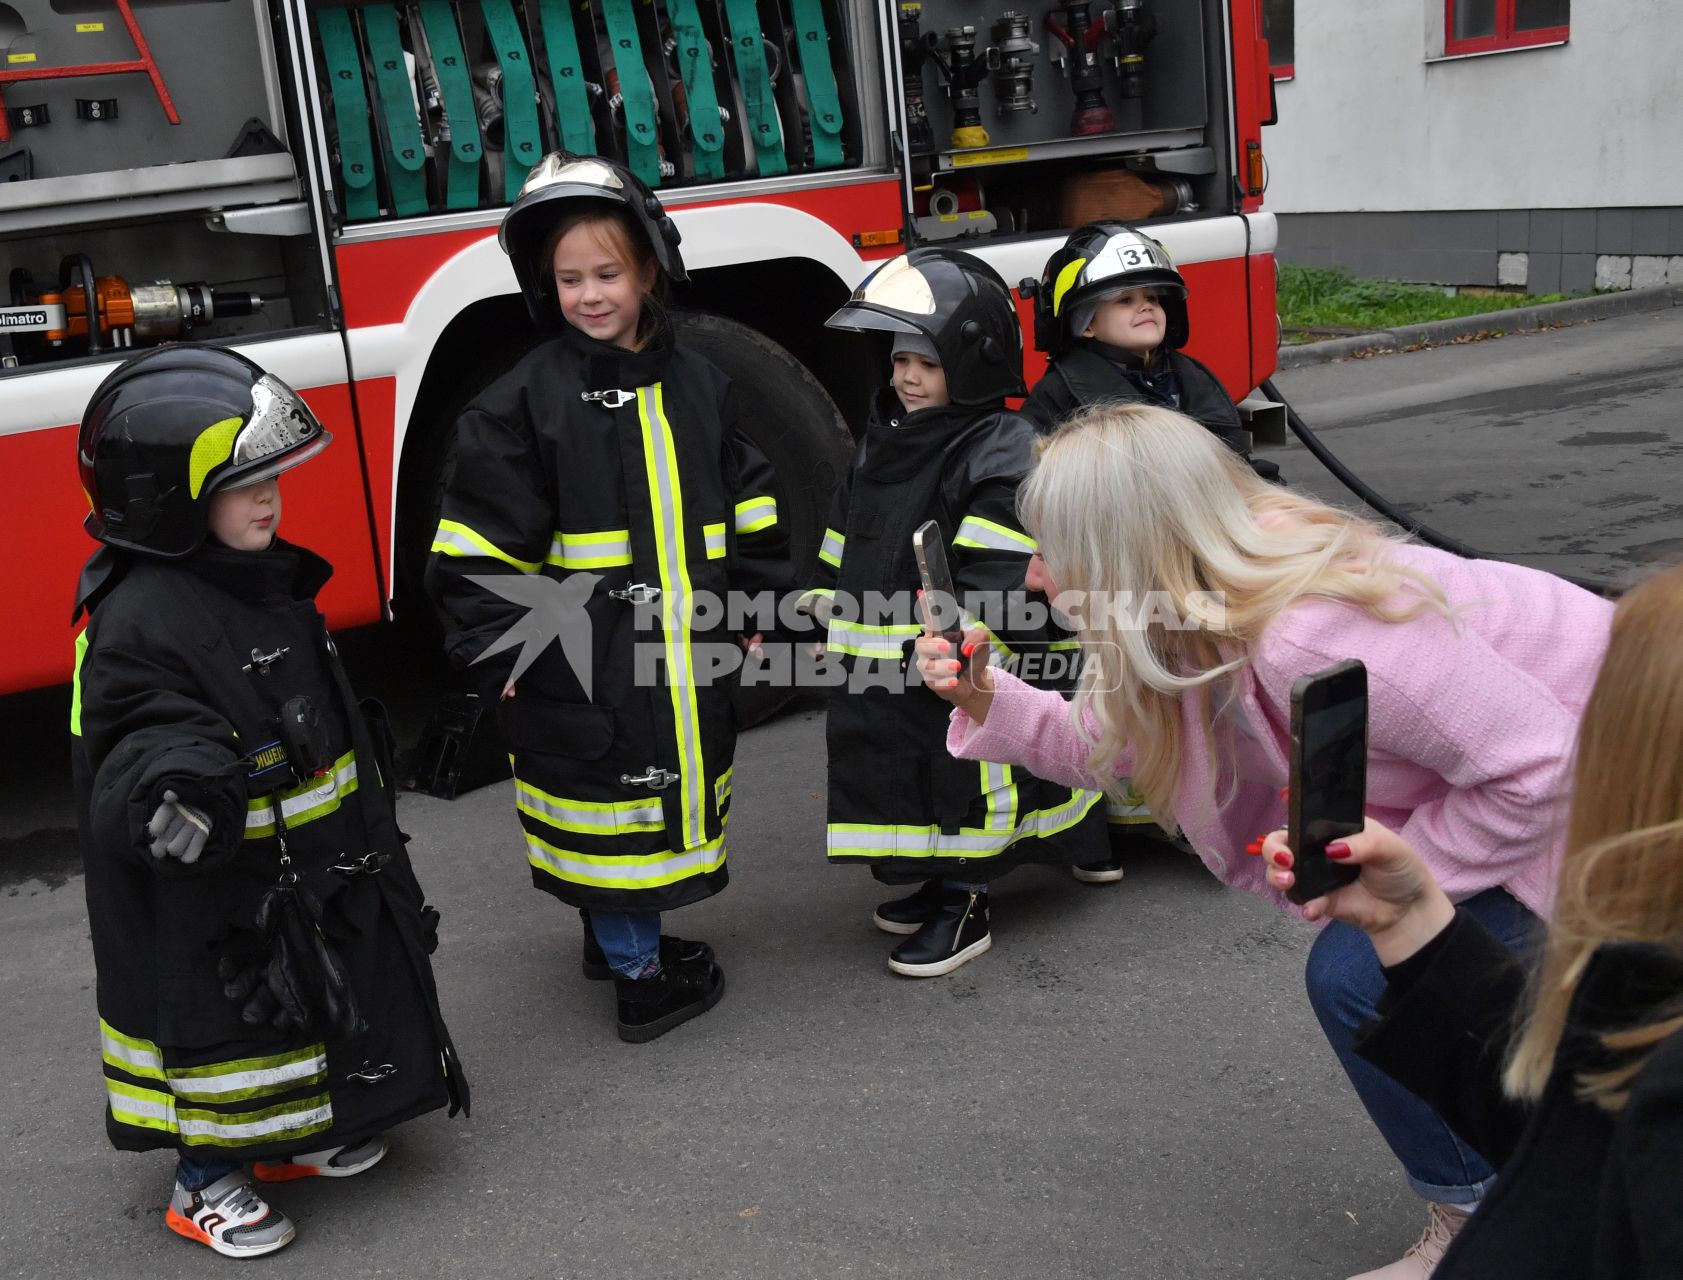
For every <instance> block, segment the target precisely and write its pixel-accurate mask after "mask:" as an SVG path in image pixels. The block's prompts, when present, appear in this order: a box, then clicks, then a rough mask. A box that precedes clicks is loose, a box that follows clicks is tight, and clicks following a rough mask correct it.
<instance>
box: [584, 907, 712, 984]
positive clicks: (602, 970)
mask: <svg viewBox="0 0 1683 1280" xmlns="http://www.w3.org/2000/svg"><path fill="white" fill-rule="evenodd" d="M579 919H580V920H581V921H583V922H584V957H583V959H582V961H581V962H580V965H579V967H580V968H581V969H582V970H583V971H584V976H585V977H587V978H589V979H590V980H591V981H592V982H606V981H607V980H608V979H609V978H611V977H613V976H614V971H613V970H612V969H611V968H609V967H608V957H607V956H605V955H603V954H602V945H601V944H600V943H599V942H597V941H596V932H595V930H593V929H592V928H591V927H590V912H589V911H588V910H587V909H585V908H584V907H580V908H579ZM712 958H713V948H712V947H710V946H708V945H707V944H706V943H705V942H690V941H688V940H687V939H685V938H675V937H673V936H672V935H670V934H666V933H663V934H661V935H660V963H661V964H662V965H669V964H683V963H690V964H699V963H700V962H702V961H703V960H711V959H712Z"/></svg>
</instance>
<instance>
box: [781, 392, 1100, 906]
mask: <svg viewBox="0 0 1683 1280" xmlns="http://www.w3.org/2000/svg"><path fill="white" fill-rule="evenodd" d="M1033 457H1034V428H1033V427H1032V426H1030V425H1029V423H1028V422H1027V421H1025V420H1024V419H1023V418H1021V417H1019V416H1017V415H1016V414H1014V413H1010V412H1008V411H1007V410H1006V409H1005V408H1004V406H1003V405H1002V404H1001V405H999V406H996V407H992V408H980V409H978V408H975V407H969V408H966V407H961V406H957V405H950V406H942V407H939V408H930V409H920V410H918V411H916V412H914V413H910V414H908V413H905V411H904V410H903V409H902V407H901V405H900V401H899V398H898V397H897V396H896V395H895V394H894V392H893V391H892V390H891V389H887V390H884V391H882V392H880V393H879V394H878V397H877V399H876V401H875V403H874V404H873V406H872V413H871V417H870V421H869V424H868V425H867V427H866V431H865V436H864V438H863V439H862V440H861V441H860V444H859V449H858V452H857V453H856V455H855V457H854V461H853V466H852V468H851V470H850V472H849V474H848V482H847V486H846V488H845V489H844V490H843V491H842V493H841V494H840V495H839V496H838V501H837V507H836V515H835V517H834V518H833V521H832V524H831V527H830V528H828V529H826V530H825V534H824V545H823V548H822V549H821V550H820V552H819V560H820V570H819V576H818V579H817V582H816V585H815V589H814V591H813V592H812V595H813V596H814V597H815V598H817V599H819V600H822V598H824V597H829V599H828V600H827V601H825V602H823V603H819V604H816V605H815V612H817V611H819V610H824V611H825V612H828V613H829V614H830V620H829V626H828V628H827V631H826V640H825V647H826V651H827V653H828V655H829V656H830V658H831V659H834V660H838V661H839V664H840V666H841V668H842V669H843V670H844V671H845V675H846V679H845V681H844V682H842V683H839V684H835V685H834V686H833V688H832V693H831V698H830V710H829V716H828V725H827V732H826V737H827V743H828V748H829V761H830V788H829V826H828V832H827V839H828V851H829V856H830V858H831V859H832V860H833V861H836V862H863V863H867V864H869V865H870V866H871V868H872V870H873V872H874V873H875V874H876V875H877V877H878V878H879V879H882V880H886V881H889V882H890V883H904V882H907V881H910V880H914V879H923V878H927V877H945V878H947V879H952V880H958V881H971V882H976V883H981V882H984V881H989V880H993V879H996V878H998V877H999V876H1002V875H1004V874H1005V873H1006V872H1008V871H1010V870H1011V869H1012V868H1013V867H1015V866H1017V865H1019V864H1020V863H1023V862H1054V863H1064V864H1068V863H1083V862H1096V861H1100V860H1102V859H1103V858H1104V857H1105V856H1106V854H1107V845H1106V835H1105V824H1104V806H1103V805H1102V804H1101V803H1100V799H1101V797H1100V793H1098V792H1096V791H1076V792H1073V793H1072V792H1071V791H1070V790H1069V789H1067V788H1065V787H1060V786H1058V785H1056V784H1055V783H1051V782H1047V781H1045V780H1044V779H1041V778H1036V777H1034V776H1033V775H1032V774H1030V773H1028V772H1026V771H1025V770H1023V769H1020V768H1016V767H1013V766H1010V765H1002V764H993V763H988V762H982V763H980V764H978V763H977V762H976V761H973V760H955V759H954V758H953V757H952V756H951V755H949V754H948V752H947V748H946V738H947V721H948V713H949V712H950V711H951V707H950V706H949V705H948V704H947V703H946V702H945V701H943V700H942V699H941V698H939V697H937V696H936V695H935V694H934V693H933V692H931V691H930V690H928V689H926V688H924V687H923V686H922V685H921V684H920V683H918V682H917V676H916V666H915V663H911V664H908V661H907V659H908V656H909V655H910V643H911V642H912V641H913V640H915V639H916V638H917V636H918V634H919V632H920V631H921V629H922V628H921V627H920V625H919V623H918V621H917V617H916V614H915V612H913V611H912V607H911V602H912V601H913V599H914V598H915V595H916V592H917V589H918V585H919V581H920V579H919V576H918V569H917V561H916V558H915V556H914V554H913V550H912V532H913V530H915V529H916V528H917V527H918V526H919V525H920V524H922V523H923V522H924V521H926V520H934V521H936V522H937V523H938V524H939V526H940V528H941V533H942V540H943V542H944V543H945V544H946V547H947V560H948V563H949V565H951V567H952V574H953V585H954V588H955V590H956V592H957V593H958V595H959V596H960V597H961V600H963V601H964V602H966V603H967V604H969V605H973V606H975V608H974V610H973V615H974V618H975V621H977V622H979V623H981V624H982V625H984V626H986V627H988V629H989V631H990V632H991V633H992V634H993V635H994V637H995V640H996V642H997V643H996V646H995V647H996V650H999V651H1004V652H1005V653H1006V654H1007V655H1016V656H1017V657H1018V659H1019V661H1020V662H1022V663H1023V664H1024V665H1023V666H1022V668H1021V671H1020V674H1022V675H1023V676H1024V677H1025V678H1028V679H1030V680H1031V682H1032V683H1036V684H1039V685H1041V686H1042V687H1047V686H1055V685H1057V684H1060V683H1064V682H1066V681H1067V678H1068V677H1069V675H1070V673H1071V672H1072V671H1073V663H1074V662H1075V661H1076V660H1077V658H1078V651H1077V650H1076V647H1075V642H1074V641H1073V640H1071V639H1069V638H1068V636H1067V635H1065V634H1064V633H1062V632H1060V631H1058V630H1057V629H1056V628H1053V627H1050V626H1048V625H1047V622H1046V621H1045V620H1042V619H1041V618H1040V617H1039V616H1038V611H1040V610H1044V609H1045V600H1044V598H1043V597H1041V596H1039V595H1036V594H1031V593H1030V592H1029V591H1028V590H1027V588H1026V587H1025V586H1024V582H1023V579H1024V574H1025V572H1026V571H1027V568H1028V559H1029V556H1030V555H1031V554H1032V553H1033V551H1034V542H1033V540H1032V539H1030V538H1029V536H1028V535H1027V534H1026V533H1024V532H1023V529H1022V525H1021V523H1020V522H1019V521H1018V519H1017V514H1016V494H1017V485H1018V483H1019V482H1020V481H1021V479H1022V477H1023V476H1024V475H1025V474H1026V473H1027V472H1028V470H1029V467H1030V466H1031V464H1032V462H1033ZM873 597H880V598H882V599H883V600H884V601H889V602H894V603H893V604H891V605H887V606H885V607H877V606H875V605H873V604H872V603H871V602H872V600H873ZM1030 610H1035V612H1032V613H1031V612H1029V611H1030Z"/></svg>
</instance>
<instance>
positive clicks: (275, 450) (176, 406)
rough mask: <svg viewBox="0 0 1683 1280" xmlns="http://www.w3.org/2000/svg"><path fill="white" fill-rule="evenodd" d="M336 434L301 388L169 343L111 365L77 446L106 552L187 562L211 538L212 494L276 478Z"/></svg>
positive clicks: (239, 361)
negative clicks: (325, 426)
mask: <svg viewBox="0 0 1683 1280" xmlns="http://www.w3.org/2000/svg"><path fill="white" fill-rule="evenodd" d="M332 439H333V437H332V436H331V435H329V434H328V433H327V432H326V431H325V430H323V429H322V425H321V423H320V422H318V421H316V417H315V415H314V414H313V413H311V412H310V410H309V408H308V407H307V406H306V405H305V404H304V401H303V400H302V399H301V398H300V397H299V395H298V393H297V392H296V391H294V390H293V389H292V388H291V387H289V386H287V385H286V383H284V382H282V381H281V380H280V379H279V378H277V377H275V376H274V375H273V374H271V373H266V372H264V370H263V369H262V368H260V367H259V366H257V365H255V364H253V363H252V362H251V361H250V360H247V359H246V358H245V357H244V356H242V355H240V354H239V353H238V352H234V351H229V350H226V349H225V348H222V347H201V346H168V347H159V348H158V349H156V350H154V351H148V352H146V353H145V354H144V355H139V356H136V357H135V358H134V359H132V360H127V361H125V362H124V363H122V364H120V365H118V366H117V368H116V369H114V370H112V372H111V373H110V374H109V375H108V376H107V377H106V379H105V381H104V382H102V383H100V384H99V387H98V388H97V389H96V390H95V391H94V393H93V399H91V400H89V401H88V408H87V411H86V412H85V413H84V414H83V415H82V429H81V431H80V432H79V433H78V435H77V440H76V464H77V467H78V468H79V469H80V471H81V473H82V488H83V490H84V491H85V492H86V493H87V497H88V505H89V506H90V507H91V508H92V510H91V511H89V512H88V516H87V519H86V520H85V521H84V522H83V528H85V529H86V530H87V531H88V532H89V533H90V534H92V535H93V536H94V537H95V538H98V539H99V540H100V541H101V542H103V543H105V544H106V545H107V546H112V547H121V548H123V549H124V550H127V551H139V552H142V553H144V554H147V555H154V556H167V557H175V556H184V555H187V554H188V553H190V552H192V551H193V550H195V549H196V548H197V547H198V546H199V544H200V543H202V542H203V541H204V540H205V535H206V534H207V533H208V532H209V531H210V498H211V495H212V494H213V493H215V492H216V491H217V490H219V489H234V488H238V487H240V486H241V485H248V484H256V483H257V482H258V481H260V480H267V479H269V478H270V477H272V476H277V475H279V474H280V473H281V472H283V471H286V470H288V469H289V468H291V467H295V466H297V465H298V464H299V463H300V462H304V461H306V460H308V459H310V458H313V457H315V456H316V454H318V453H320V452H321V451H322V450H323V449H325V448H326V447H327V445H328V442H329V441H331V440H332Z"/></svg>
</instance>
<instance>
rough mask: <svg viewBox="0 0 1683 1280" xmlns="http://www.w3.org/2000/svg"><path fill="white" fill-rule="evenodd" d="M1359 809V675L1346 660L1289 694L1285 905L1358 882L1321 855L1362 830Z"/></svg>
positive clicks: (1363, 720) (1357, 666)
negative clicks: (1290, 861) (1289, 876)
mask: <svg viewBox="0 0 1683 1280" xmlns="http://www.w3.org/2000/svg"><path fill="white" fill-rule="evenodd" d="M1366 805H1367V668H1366V667H1364V666H1363V665H1362V664H1361V663H1360V662H1358V661H1356V660H1355V659H1353V658H1352V659H1351V660H1350V661H1348V662H1340V663H1339V664H1338V665H1337V666H1335V667H1328V668H1327V669H1326V670H1325V671H1317V672H1316V673H1315V674H1314V675H1309V676H1304V677H1303V678H1302V679H1301V680H1299V681H1298V682H1297V683H1296V684H1294V685H1293V686H1292V690H1291V792H1290V796H1289V801H1288V807H1289V811H1290V814H1289V817H1288V819H1287V824H1288V830H1287V838H1286V843H1287V844H1288V845H1289V846H1290V847H1291V851H1292V853H1293V855H1294V857H1295V859H1296V860H1295V863H1294V865H1293V868H1292V870H1293V871H1294V872H1295V874H1296V881H1295V883H1294V884H1293V885H1292V887H1291V888H1290V889H1288V890H1287V891H1286V897H1287V898H1288V899H1290V900H1291V901H1292V902H1295V903H1297V904H1299V905H1300V906H1301V905H1302V904H1303V903H1305V902H1308V901H1309V900H1310V899H1312V898H1318V897H1320V896H1321V895H1322V894H1323V893H1329V892H1331V891H1332V890H1334V889H1336V888H1338V887H1339V886H1340V885H1346V884H1349V883H1350V882H1351V881H1352V880H1354V879H1355V878H1356V877H1357V876H1358V875H1360V874H1361V871H1360V869H1359V868H1357V867H1352V866H1350V865H1348V864H1343V865H1340V864H1339V863H1336V862H1334V861H1333V860H1332V859H1330V858H1328V857H1327V852H1326V850H1327V845H1329V844H1331V843H1332V842H1333V841H1334V840H1342V839H1343V838H1344V837H1346V836H1351V835H1354V834H1355V833H1356V832H1358V831H1360V830H1361V829H1362V817H1363V810H1364V809H1365V808H1366Z"/></svg>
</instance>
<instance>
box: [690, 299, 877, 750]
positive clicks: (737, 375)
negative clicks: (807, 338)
mask: <svg viewBox="0 0 1683 1280" xmlns="http://www.w3.org/2000/svg"><path fill="white" fill-rule="evenodd" d="M673 321H674V323H675V324H676V325H677V328H678V332H679V335H680V337H681V339H682V341H683V342H684V343H685V344H686V345H687V346H688V347H689V348H690V350H692V351H694V352H696V353H697V354H698V355H702V356H705V357H706V358H707V359H709V360H711V361H712V362H713V363H714V364H716V365H718V366H719V368H720V369H721V370H723V371H724V373H725V374H727V375H728V376H729V377H730V380H731V382H732V383H733V384H734V386H735V391H736V410H737V422H738V426H739V429H740V430H741V431H742V433H743V434H744V435H745V436H747V437H748V438H749V439H750V440H752V441H753V442H754V444H755V445H756V446H758V448H759V449H760V451H761V452H762V453H764V454H765V456H766V458H767V459H768V460H769V461H770V462H771V465H772V467H773V468H774V469H775V470H776V472H777V495H776V496H777V515H778V519H779V520H780V521H782V522H783V524H784V526H785V527H786V528H787V529H788V530H789V540H790V551H791V556H790V559H791V563H792V564H793V565H794V567H795V576H796V580H797V582H800V581H804V580H805V578H806V577H807V575H808V574H810V573H811V571H812V568H813V566H814V565H815V564H817V562H818V545H819V543H820V542H822V541H823V538H824V523H825V521H826V520H827V519H828V518H829V515H830V498H831V496H832V495H833V494H834V493H835V491H836V488H837V486H838V485H840V484H841V481H842V477H843V476H845V475H846V474H847V464H848V458H849V457H850V456H851V454H852V451H853V437H852V435H851V434H850V433H849V431H848V429H847V423H846V421H845V420H844V419H843V418H842V415H841V412H840V410H838V409H837V408H836V405H835V401H833V400H831V399H830V396H829V393H828V392H826V391H825V390H824V387H823V385H822V384H821V383H820V382H819V381H818V379H817V378H815V377H813V376H812V374H811V373H810V372H809V371H808V370H807V368H806V367H805V366H804V365H802V364H801V362H800V361H798V360H796V359H795V357H794V356H792V355H790V354H789V352H787V351H785V350H784V349H783V348H782V347H780V346H779V345H778V344H777V343H775V342H773V341H772V340H771V339H770V338H768V337H766V336H765V335H764V334H763V333H760V332H759V331H758V330H756V329H751V328H749V327H748V326H747V325H744V324H740V323H738V322H737V321H735V320H730V319H727V318H725V317H724V316H717V315H710V314H708V313H706V312H700V311H688V312H686V311H680V312H677V313H676V314H674V316H673ZM790 694H791V691H790V690H787V689H767V688H763V687H759V686H755V687H752V688H748V689H738V690H737V691H736V711H737V717H738V719H739V720H740V721H741V723H742V724H743V725H744V726H746V725H751V724H756V723H758V722H759V721H761V720H764V719H765V718H766V717H767V716H769V715H771V714H772V713H773V712H774V711H776V710H777V709H778V708H779V707H781V706H782V705H783V704H784V703H785V702H787V701H788V700H789V697H790Z"/></svg>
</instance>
